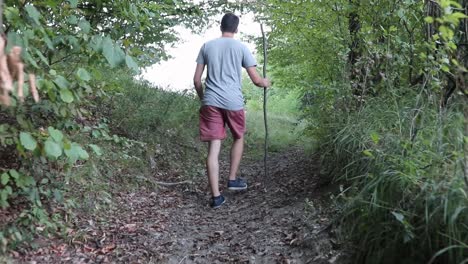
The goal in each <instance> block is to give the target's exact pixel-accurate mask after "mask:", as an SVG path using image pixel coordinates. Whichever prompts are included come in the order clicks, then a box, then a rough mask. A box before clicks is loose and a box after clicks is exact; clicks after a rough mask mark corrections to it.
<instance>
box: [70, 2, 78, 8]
mask: <svg viewBox="0 0 468 264" xmlns="http://www.w3.org/2000/svg"><path fill="white" fill-rule="evenodd" d="M68 2H69V3H70V7H71V8H77V7H78V0H68Z"/></svg>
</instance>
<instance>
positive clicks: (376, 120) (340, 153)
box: [321, 98, 468, 263]
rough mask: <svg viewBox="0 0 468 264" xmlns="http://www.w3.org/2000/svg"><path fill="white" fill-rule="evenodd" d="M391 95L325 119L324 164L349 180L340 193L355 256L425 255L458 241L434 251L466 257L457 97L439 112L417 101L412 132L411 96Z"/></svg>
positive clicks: (414, 259) (389, 259)
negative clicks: (343, 116)
mask: <svg viewBox="0 0 468 264" xmlns="http://www.w3.org/2000/svg"><path fill="white" fill-rule="evenodd" d="M386 100H389V101H390V102H387V101H386ZM392 101H393V99H392V98H387V99H374V100H372V103H369V104H367V106H366V107H365V108H364V109H363V110H362V111H360V112H359V113H353V114H351V115H350V116H349V117H348V123H347V124H346V125H342V124H340V123H339V122H331V123H330V124H332V125H331V126H330V127H329V131H330V132H332V131H333V132H332V133H331V134H329V136H328V137H327V138H326V142H327V143H326V144H323V145H322V147H321V149H322V152H323V155H324V156H323V158H324V160H326V161H327V163H325V164H327V165H328V167H327V169H326V170H327V171H329V172H332V173H333V174H335V175H339V179H340V180H341V181H342V182H345V183H346V184H349V186H348V188H347V191H346V192H343V193H342V194H341V197H342V198H343V199H344V201H345V202H346V205H345V208H344V218H343V221H342V223H343V225H344V226H346V227H347V228H349V230H351V232H350V235H351V238H353V239H355V240H356V241H359V244H358V245H357V246H358V248H357V249H358V250H359V251H361V250H362V252H358V257H359V259H360V260H359V261H363V262H373V261H374V260H376V259H385V260H386V262H385V263H395V262H396V261H398V262H401V259H406V262H401V263H420V262H427V261H428V260H429V259H430V258H431V257H432V256H433V255H434V254H435V253H436V251H438V250H439V249H443V248H445V247H446V246H448V245H457V246H460V247H461V248H453V249H451V250H450V251H448V253H447V254H446V255H442V256H440V257H439V259H440V260H442V259H443V260H444V261H442V262H449V263H450V262H453V260H460V261H461V260H463V259H464V258H466V257H467V255H466V244H463V243H464V242H463V241H466V239H467V238H468V228H467V227H466V225H464V223H466V222H467V221H468V219H467V214H462V213H461V212H463V211H464V210H465V208H468V203H467V202H468V199H467V198H468V197H467V196H466V191H465V189H464V187H465V186H464V182H463V178H462V169H463V168H462V166H460V165H461V164H462V159H463V154H462V153H463V145H462V141H461V137H462V125H461V124H462V122H463V121H462V120H463V117H462V115H460V114H457V111H456V110H457V108H458V107H459V105H456V106H455V107H454V108H453V109H450V110H448V111H447V112H446V113H441V114H439V113H437V112H436V111H434V110H433V103H430V102H428V103H427V104H424V106H422V107H421V108H420V109H418V110H419V111H420V110H423V111H424V115H423V116H422V117H420V118H421V120H420V122H422V123H424V127H422V128H420V129H419V130H418V132H417V135H414V134H412V133H411V131H412V127H411V126H412V125H413V124H414V123H413V122H412V118H413V116H412V114H413V112H414V111H415V109H414V107H413V106H412V103H413V102H412V101H411V100H408V99H404V100H399V102H397V103H392ZM332 118H334V116H332ZM339 120H341V119H339ZM434 132H435V133H434ZM329 162H330V163H329ZM377 223H378V224H377ZM434 230H437V231H436V232H434ZM363 234H366V235H365V236H363ZM381 245H385V247H382V246H381ZM434 249H436V250H434ZM450 260H452V261H450ZM455 263H458V262H456V261H455Z"/></svg>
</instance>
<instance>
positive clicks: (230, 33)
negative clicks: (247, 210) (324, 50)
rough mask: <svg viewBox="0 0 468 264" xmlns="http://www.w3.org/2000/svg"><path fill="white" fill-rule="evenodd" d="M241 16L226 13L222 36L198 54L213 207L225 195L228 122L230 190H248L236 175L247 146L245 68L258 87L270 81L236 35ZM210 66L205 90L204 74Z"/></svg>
mask: <svg viewBox="0 0 468 264" xmlns="http://www.w3.org/2000/svg"><path fill="white" fill-rule="evenodd" d="M238 26H239V17H237V16H236V15H234V14H232V13H227V14H225V15H224V16H223V18H222V20H221V32H222V36H221V37H220V38H217V39H214V40H211V41H208V42H206V43H205V44H204V45H203V46H202V48H201V49H200V53H199V54H198V57H197V67H196V70H195V75H194V78H193V81H194V85H195V89H196V91H197V94H198V97H199V98H200V100H201V101H202V107H201V109H200V139H201V140H202V141H204V142H208V157H207V159H206V167H207V171H208V179H209V183H210V187H211V194H212V201H211V207H213V208H218V207H220V206H221V205H222V204H223V203H224V202H225V198H224V197H223V196H222V195H221V193H220V192H219V161H218V157H219V152H220V150H221V141H222V140H223V139H225V138H226V125H227V126H228V127H229V129H230V131H231V133H232V136H233V138H234V142H233V144H232V148H231V165H230V169H229V181H228V189H229V190H245V189H247V183H246V182H245V181H244V180H243V179H240V178H237V171H238V169H239V164H240V161H241V158H242V152H243V149H244V133H245V130H246V129H245V114H244V98H243V96H242V91H241V83H242V68H245V69H246V70H247V73H248V75H249V77H250V79H251V80H252V82H253V83H254V84H255V85H256V86H258V87H265V88H267V87H269V86H270V85H271V84H270V81H269V80H268V79H266V78H261V77H260V75H259V74H258V72H257V70H256V66H257V62H256V61H255V58H254V57H253V56H252V53H251V52H250V51H249V50H248V48H247V47H246V46H245V45H244V44H242V43H241V42H240V41H238V40H235V39H234V34H235V33H237V32H238V29H237V27H238ZM205 66H207V78H206V84H205V91H203V86H202V81H201V77H202V74H203V71H204V70H205Z"/></svg>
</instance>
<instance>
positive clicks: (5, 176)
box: [1, 173, 10, 185]
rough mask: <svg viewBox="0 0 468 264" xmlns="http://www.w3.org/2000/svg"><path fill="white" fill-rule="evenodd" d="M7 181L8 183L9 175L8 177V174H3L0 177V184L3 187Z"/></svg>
mask: <svg viewBox="0 0 468 264" xmlns="http://www.w3.org/2000/svg"><path fill="white" fill-rule="evenodd" d="M9 181H10V175H8V173H3V174H2V176H1V183H2V184H3V185H7V183H8V182H9Z"/></svg>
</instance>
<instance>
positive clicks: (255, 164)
mask: <svg viewBox="0 0 468 264" xmlns="http://www.w3.org/2000/svg"><path fill="white" fill-rule="evenodd" d="M223 156H224V157H222V158H221V175H223V176H226V175H227V168H228V162H227V161H228V159H227V158H228V156H227V155H223ZM318 164H319V162H318V158H317V157H314V156H312V157H310V156H309V155H306V154H305V153H304V152H303V151H301V150H290V151H287V152H282V153H278V154H274V155H272V156H271V157H270V160H269V175H268V176H267V177H266V178H265V177H264V174H263V161H261V160H258V159H257V160H253V159H252V160H247V159H246V160H244V161H243V165H242V170H241V173H242V177H244V178H245V179H246V180H247V181H248V183H249V188H248V190H247V191H243V192H231V191H228V190H227V189H226V188H223V189H225V190H224V191H223V193H224V195H225V197H226V199H227V200H226V203H225V204H224V205H223V206H222V207H220V208H218V209H212V208H210V207H209V206H208V202H209V193H207V189H208V188H207V181H206V180H205V179H203V180H199V182H196V183H192V184H181V185H176V186H171V187H160V188H156V189H154V188H151V189H150V188H141V189H140V190H139V191H138V192H129V193H120V194H118V195H114V199H116V200H117V201H116V202H115V205H114V208H110V209H109V210H105V211H102V212H100V213H99V214H95V215H87V216H86V215H82V216H78V219H79V220H78V222H77V224H76V226H75V228H74V230H70V231H69V232H70V235H69V238H68V239H55V240H49V239H47V240H43V241H35V244H36V245H38V246H37V248H36V249H34V250H32V249H31V250H21V251H19V252H14V253H13V255H12V257H14V259H15V260H16V261H18V262H23V263H175V264H178V263H347V262H346V259H348V256H347V255H346V254H345V253H344V251H343V250H342V249H340V248H341V246H340V245H339V242H338V240H337V238H336V235H335V228H334V225H333V224H332V221H333V218H334V216H333V214H334V209H333V206H331V205H330V204H331V202H330V199H329V196H330V193H329V190H327V189H326V188H327V187H320V178H319V173H320V168H319V166H318ZM225 178H226V177H221V183H220V184H221V185H222V186H225V185H226V182H225V181H226V179H225ZM156 180H160V181H162V180H163V179H156ZM165 181H167V179H166V180H165Z"/></svg>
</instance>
